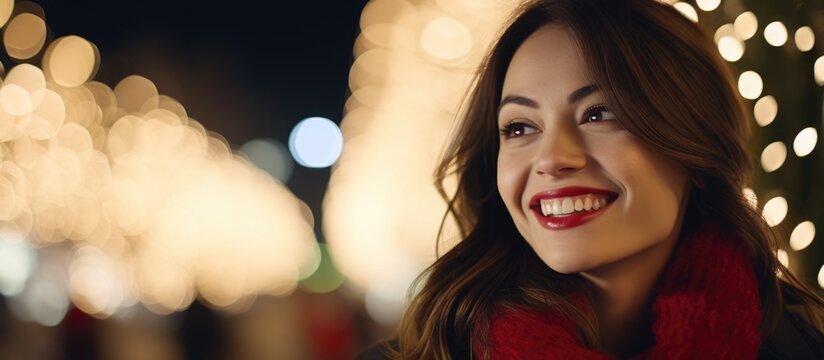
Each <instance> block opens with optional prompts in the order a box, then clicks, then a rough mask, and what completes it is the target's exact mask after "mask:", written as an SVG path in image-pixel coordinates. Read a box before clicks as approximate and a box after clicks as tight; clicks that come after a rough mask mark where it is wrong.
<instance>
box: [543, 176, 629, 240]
mask: <svg viewBox="0 0 824 360" xmlns="http://www.w3.org/2000/svg"><path fill="white" fill-rule="evenodd" d="M616 198H618V194H617V193H615V192H613V191H609V190H604V189H595V188H588V187H580V186H571V187H564V188H559V189H553V190H549V191H544V192H540V193H538V194H535V195H534V196H533V197H532V199H530V202H529V207H530V208H531V209H532V212H533V213H534V215H535V217H536V219H537V220H538V223H540V224H541V225H542V226H543V227H545V228H547V229H550V230H563V229H569V228H573V227H576V226H579V225H583V224H585V223H586V222H588V221H590V220H592V219H594V218H596V217H598V216H599V215H601V214H602V213H604V211H606V209H607V208H608V207H609V206H610V205H611V204H612V203H613V202H614V201H615V199H616Z"/></svg>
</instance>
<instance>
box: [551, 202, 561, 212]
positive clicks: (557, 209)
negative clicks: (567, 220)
mask: <svg viewBox="0 0 824 360" xmlns="http://www.w3.org/2000/svg"><path fill="white" fill-rule="evenodd" d="M550 204H552V213H553V214H555V215H561V214H563V213H562V212H561V202H560V201H559V200H552V201H551V202H550Z"/></svg>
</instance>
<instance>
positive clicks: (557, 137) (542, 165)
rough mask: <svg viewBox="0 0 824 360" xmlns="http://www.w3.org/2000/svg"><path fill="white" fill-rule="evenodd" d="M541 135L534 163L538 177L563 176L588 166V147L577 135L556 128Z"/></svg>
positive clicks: (567, 130)
mask: <svg viewBox="0 0 824 360" xmlns="http://www.w3.org/2000/svg"><path fill="white" fill-rule="evenodd" d="M541 135H542V139H541V142H540V145H539V147H538V151H537V153H536V156H535V160H534V163H533V166H534V170H535V172H536V173H537V174H538V175H550V176H563V175H566V174H570V173H574V172H577V171H578V170H581V169H583V168H584V167H585V166H586V164H587V152H586V147H585V145H584V144H583V141H582V140H581V138H580V136H579V135H578V134H577V133H575V132H574V131H572V130H570V129H558V128H556V129H547V130H546V131H545V132H544V133H542V134H541Z"/></svg>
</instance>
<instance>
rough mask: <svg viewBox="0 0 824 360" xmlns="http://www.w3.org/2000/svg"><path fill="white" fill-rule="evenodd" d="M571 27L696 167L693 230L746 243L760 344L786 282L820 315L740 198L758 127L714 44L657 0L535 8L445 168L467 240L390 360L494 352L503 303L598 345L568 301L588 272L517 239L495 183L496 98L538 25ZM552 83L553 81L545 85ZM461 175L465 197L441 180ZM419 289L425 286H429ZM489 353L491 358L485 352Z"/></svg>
mask: <svg viewBox="0 0 824 360" xmlns="http://www.w3.org/2000/svg"><path fill="white" fill-rule="evenodd" d="M548 24H553V25H558V26H562V27H564V28H565V29H567V30H569V31H570V33H571V34H573V37H574V38H575V39H576V42H577V45H578V47H579V49H580V51H581V53H582V55H583V58H584V59H586V62H587V68H588V69H589V71H590V76H591V77H592V79H593V80H594V82H595V84H597V86H598V88H599V89H600V90H601V91H602V93H603V94H604V96H605V97H606V103H607V104H608V106H609V108H610V109H611V110H612V111H613V112H614V113H615V115H616V117H617V118H618V119H619V122H620V124H621V125H622V126H623V127H624V129H626V130H627V131H629V132H630V133H632V134H633V135H635V136H636V137H637V138H638V139H640V140H641V141H643V142H645V143H646V144H647V145H649V146H650V147H651V148H652V149H653V150H654V151H658V152H660V153H661V154H663V155H664V156H666V157H667V158H668V159H670V160H671V161H673V162H676V163H678V164H680V165H681V166H683V167H684V168H685V169H687V172H688V178H689V181H690V186H691V190H690V192H689V194H690V195H689V198H688V199H687V200H686V201H688V203H687V207H686V212H685V215H684V216H685V218H684V223H683V224H684V225H683V227H682V238H683V235H684V234H686V233H689V232H690V231H692V230H694V229H695V228H696V227H697V226H698V225H699V224H700V223H702V222H705V221H712V222H713V223H715V224H717V225H718V226H720V227H721V228H722V229H723V230H724V231H726V232H728V233H730V234H733V235H734V236H736V237H737V238H738V239H740V240H741V241H743V242H744V243H746V245H747V246H746V248H747V249H748V251H749V254H748V255H749V256H750V258H751V260H752V263H753V264H754V271H755V275H756V278H757V281H758V285H759V290H760V297H761V311H762V314H763V321H762V335H763V336H766V335H768V334H769V333H770V331H771V330H772V329H773V327H774V325H775V324H776V322H777V321H778V319H779V317H780V316H781V312H782V307H783V303H782V301H783V300H782V293H781V291H780V283H781V282H783V284H784V288H786V289H789V292H790V293H791V294H793V296H794V298H796V299H798V300H799V301H801V302H802V303H804V304H807V305H808V307H809V308H818V309H821V308H822V307H824V302H822V300H821V298H820V297H818V296H817V295H816V294H815V293H814V292H813V291H812V290H810V289H809V288H807V287H805V285H803V283H802V282H800V281H799V280H798V279H797V278H796V277H795V276H793V275H792V274H791V273H790V272H789V270H788V269H787V268H785V267H784V266H782V265H781V263H780V262H778V261H777V259H776V255H775V250H776V248H777V239H778V235H777V234H776V233H775V232H774V230H772V229H771V228H770V227H769V226H767V225H766V223H765V221H764V220H763V218H762V217H761V215H760V212H759V211H758V210H757V209H754V208H753V207H752V206H751V205H750V204H749V202H748V200H747V199H746V198H745V197H744V195H743V194H742V188H743V187H744V186H745V185H746V184H748V183H749V180H750V179H749V175H750V173H751V171H752V165H751V164H752V162H751V158H750V156H749V153H748V151H747V142H748V140H749V136H750V131H751V129H750V124H751V122H752V121H751V119H750V116H749V114H748V112H747V111H746V110H745V107H744V104H743V101H742V100H741V99H740V98H739V96H738V95H737V91H736V88H735V86H734V83H735V82H734V77H733V75H732V73H731V72H730V70H729V69H728V67H727V65H726V64H725V63H724V61H723V60H722V59H721V58H720V57H719V55H718V53H717V50H716V48H715V46H714V44H713V42H712V41H711V40H710V39H709V37H708V36H707V35H706V34H705V33H704V32H703V31H702V30H701V29H700V28H699V27H698V26H697V25H696V24H695V23H693V22H692V21H690V20H689V19H687V18H685V17H684V16H683V15H681V14H680V13H679V12H678V11H677V10H675V9H674V8H672V7H671V6H668V5H666V4H663V3H660V2H658V1H654V0H537V1H531V2H528V3H526V4H525V5H523V6H521V7H520V8H519V9H518V11H517V12H516V13H515V16H514V18H513V20H511V22H510V24H509V25H508V26H507V27H506V29H505V30H504V32H503V33H502V34H501V36H500V37H499V39H498V41H497V42H496V43H495V44H494V45H493V47H492V49H491V51H490V52H489V54H488V56H487V57H486V58H485V60H484V62H483V63H482V65H481V67H480V69H479V72H478V74H477V76H476V79H475V82H474V84H473V87H472V88H471V90H470V92H469V94H468V97H467V99H466V101H465V103H464V107H463V108H462V114H463V115H462V116H461V119H460V122H459V123H458V126H457V128H456V129H455V134H454V138H453V141H452V142H451V143H450V144H449V145H448V146H447V147H446V149H445V152H444V155H443V157H442V161H441V163H440V165H439V167H438V168H437V170H436V173H435V180H436V186H437V187H438V190H439V191H440V192H441V195H442V196H443V197H444V199H445V200H446V201H447V203H448V210H447V216H453V217H454V219H455V220H456V222H457V224H458V225H459V228H460V230H461V235H462V240H461V241H460V242H459V243H458V244H457V245H456V246H454V247H453V248H452V249H451V250H449V251H448V252H446V253H445V254H443V255H442V256H440V257H439V258H438V259H437V260H436V261H435V262H434V263H433V264H432V265H431V266H430V267H429V268H428V269H427V270H426V271H425V272H424V273H423V274H422V275H421V277H420V278H419V280H418V281H419V284H418V287H419V288H420V291H419V292H418V293H417V294H416V295H415V296H414V297H413V298H412V300H411V303H410V305H409V307H408V309H407V311H406V312H405V314H404V316H403V318H402V320H401V323H400V326H399V329H398V342H397V346H395V347H394V349H391V350H390V352H389V353H390V355H391V356H392V357H393V358H401V359H448V358H472V357H473V356H474V355H478V354H473V351H472V350H473V348H477V347H480V348H486V339H485V334H486V329H487V327H488V322H489V318H488V316H489V314H490V311H491V310H492V309H493V307H499V306H504V307H511V308H515V307H528V308H533V309H540V308H545V307H546V306H550V307H552V308H553V309H555V310H557V311H559V312H561V313H563V314H565V315H567V316H569V318H570V319H572V320H573V321H574V323H575V324H576V328H577V330H578V333H579V335H580V337H581V339H583V341H584V342H585V343H586V344H587V345H589V346H593V347H595V346H597V345H598V338H597V331H596V329H597V319H596V318H595V316H594V314H593V313H592V312H587V311H584V310H581V309H579V307H577V306H575V304H573V302H572V301H571V300H570V299H569V297H568V295H569V294H570V292H571V291H581V293H584V294H586V293H587V291H586V289H587V284H586V282H585V281H584V280H583V278H582V277H581V276H580V275H577V274H572V275H565V274H560V273H557V272H555V271H553V270H552V269H550V268H549V267H548V266H547V265H546V264H545V263H543V261H541V259H540V258H538V256H537V255H536V254H535V253H534V251H533V250H532V249H531V248H530V247H529V245H528V244H527V242H526V241H525V240H524V239H523V237H522V236H521V235H520V234H519V233H518V231H517V230H516V228H515V225H514V223H513V222H512V219H511V217H510V215H509V213H508V212H507V209H506V207H505V206H504V203H503V201H502V199H501V197H500V195H499V193H498V188H497V184H496V172H497V155H498V148H499V134H498V128H497V122H496V121H497V111H498V103H499V101H500V98H501V89H502V85H503V80H504V76H505V74H506V71H507V68H508V66H509V63H510V61H511V59H512V57H513V55H514V53H515V51H516V50H517V49H518V47H519V46H520V45H521V44H522V43H523V42H524V40H525V39H526V38H527V37H528V36H530V35H531V34H532V33H533V32H535V31H536V30H537V29H538V28H540V27H542V26H544V25H548ZM548 86H549V85H548ZM453 175H455V176H457V179H458V187H457V191H456V192H455V193H454V194H447V193H446V191H445V190H444V180H445V179H447V178H448V177H450V176H453ZM421 285H422V286H421ZM481 355H483V354H481Z"/></svg>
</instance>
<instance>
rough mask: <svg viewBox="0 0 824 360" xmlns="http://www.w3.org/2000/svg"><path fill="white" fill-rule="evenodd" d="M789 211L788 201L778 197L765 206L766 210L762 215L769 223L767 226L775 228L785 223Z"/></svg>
mask: <svg viewBox="0 0 824 360" xmlns="http://www.w3.org/2000/svg"><path fill="white" fill-rule="evenodd" d="M787 209H788V206H787V199H785V198H783V197H781V196H776V197H774V198H772V199H770V200H769V201H767V203H766V204H764V210H763V211H762V212H761V215H762V216H763V217H764V220H766V221H767V225H769V226H770V227H773V226H776V225H778V224H781V222H782V221H784V218H785V217H786V216H787Z"/></svg>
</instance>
